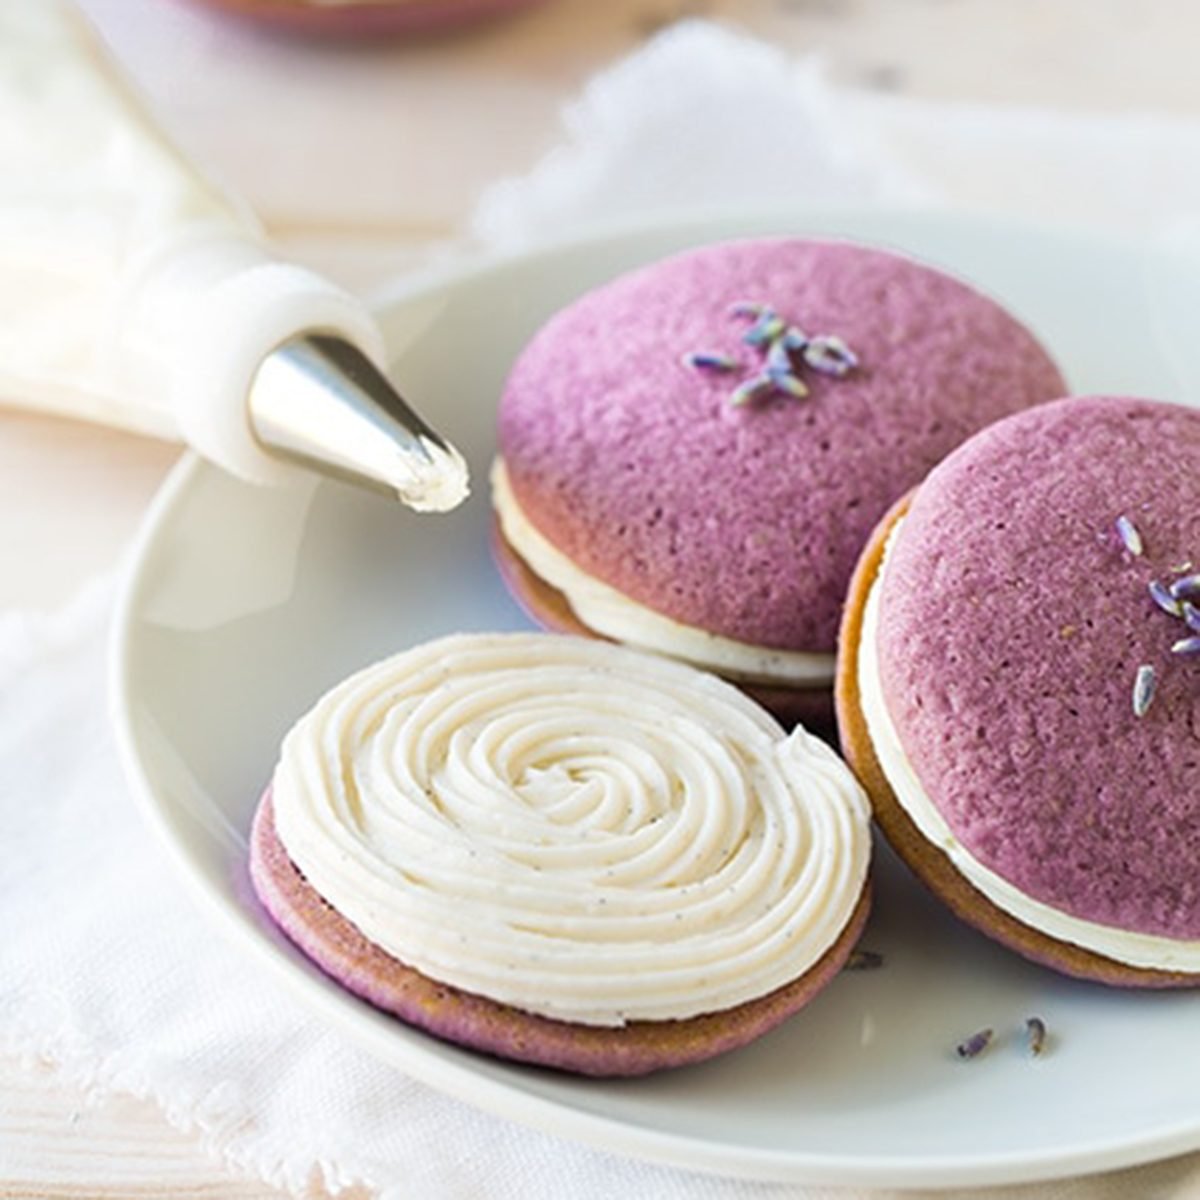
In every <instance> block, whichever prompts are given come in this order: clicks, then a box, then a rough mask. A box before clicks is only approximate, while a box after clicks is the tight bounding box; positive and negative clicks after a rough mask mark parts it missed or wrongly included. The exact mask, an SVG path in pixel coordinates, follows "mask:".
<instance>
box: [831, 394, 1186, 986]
mask: <svg viewBox="0 0 1200 1200" xmlns="http://www.w3.org/2000/svg"><path fill="white" fill-rule="evenodd" d="M842 638H843V645H842V656H841V658H840V661H839V678H838V719H839V725H840V731H841V736H842V746H843V749H844V751H845V753H846V754H847V756H848V758H849V759H850V762H851V764H852V765H853V766H854V768H855V769H856V771H857V773H858V774H859V777H860V778H861V779H862V780H863V782H864V784H865V785H866V786H867V789H868V791H869V793H870V795H871V799H872V802H873V805H874V810H875V815H876V818H877V820H878V822H879V824H880V825H881V826H882V828H883V830H884V832H885V833H886V834H887V836H888V838H889V839H890V841H891V842H892V844H893V845H894V846H895V847H896V849H897V850H898V851H899V853H900V855H901V856H902V857H903V858H905V859H906V860H907V861H908V863H909V864H910V866H911V867H912V868H913V869H914V871H915V872H916V873H917V874H918V875H919V876H920V877H921V878H922V879H923V880H924V881H925V882H926V883H927V884H928V885H929V886H930V887H931V888H932V889H933V890H934V891H935V892H936V893H937V894H938V895H939V896H941V897H942V898H943V899H944V900H945V901H946V902H947V903H948V904H949V905H950V907H951V908H953V909H954V911H955V912H956V913H958V914H959V915H960V916H961V917H963V918H965V919H966V920H968V921H969V922H971V923H973V924H974V925H976V926H977V927H978V928H980V929H982V930H983V931H984V932H986V933H988V934H990V935H991V936H993V937H995V938H997V939H998V940H999V941H1001V942H1003V943H1005V944H1007V945H1009V946H1011V947H1012V948H1014V949H1016V950H1018V951H1019V952H1020V953H1022V954H1024V955H1026V956H1027V957H1029V958H1031V959H1034V960H1036V961H1038V962H1041V963H1045V964H1047V965H1049V966H1052V967H1055V968H1057V969H1059V970H1061V971H1064V972H1066V973H1068V974H1071V975H1076V976H1080V977H1083V978H1088V979H1095V980H1100V981H1102V982H1105V983H1111V984H1121V985H1129V986H1144V987H1169V986H1189V985H1195V984H1197V983H1200V412H1197V411H1195V410H1193V409H1188V408H1182V407H1179V406H1176V405H1171V404H1163V403H1156V402H1151V401H1147V400H1138V399H1126V398H1119V397H1083V398H1073V399H1067V400H1062V401H1059V402H1057V403H1054V404H1050V405H1046V406H1044V407H1040V408H1037V409H1033V410H1031V411H1028V412H1024V413H1020V414H1017V415H1015V416H1012V417H1009V418H1007V419H1006V420H1004V421H1001V422H999V423H998V424H996V425H993V426H992V427H991V428H989V429H987V430H985V431H984V432H982V433H980V434H978V435H977V436H976V437H974V438H972V439H971V440H970V441H968V442H967V443H966V444H965V445H964V446H962V447H961V448H960V449H959V450H957V451H956V452H955V453H954V454H952V455H951V456H950V457H949V458H947V459H946V461H945V462H943V463H942V464H941V465H940V466H939V467H937V468H936V469H935V470H934V471H933V472H932V473H931V475H930V476H929V478H928V479H927V480H926V481H925V482H924V483H923V484H922V485H921V486H920V488H919V489H917V491H916V492H915V494H914V495H913V496H912V498H911V500H908V501H905V502H902V503H901V504H900V505H898V506H897V507H896V508H895V509H894V510H893V511H892V513H891V514H890V515H889V516H888V517H887V518H886V519H885V520H884V521H883V522H882V523H881V525H880V527H879V529H878V530H877V531H876V533H875V535H874V537H873V539H872V541H871V543H870V545H869V546H868V548H867V550H866V551H865V552H864V555H863V557H862V560H861V561H860V563H859V566H858V568H857V571H856V574H855V578H854V581H853V583H852V586H851V594H850V599H849V602H848V604H847V611H846V617H845V622H844V625H843V630H842Z"/></svg>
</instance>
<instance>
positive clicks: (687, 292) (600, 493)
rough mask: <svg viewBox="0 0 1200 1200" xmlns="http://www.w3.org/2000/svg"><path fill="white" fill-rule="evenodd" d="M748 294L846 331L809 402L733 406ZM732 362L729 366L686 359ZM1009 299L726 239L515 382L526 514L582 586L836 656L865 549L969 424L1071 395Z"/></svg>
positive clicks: (892, 269)
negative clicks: (839, 364) (577, 570)
mask: <svg viewBox="0 0 1200 1200" xmlns="http://www.w3.org/2000/svg"><path fill="white" fill-rule="evenodd" d="M741 301H758V302H762V303H766V304H769V305H771V306H772V307H773V308H774V309H775V310H776V311H777V312H778V314H779V315H780V316H781V317H782V318H783V319H784V320H785V321H787V322H789V323H791V324H794V325H797V326H799V327H800V328H801V329H803V330H804V331H805V332H806V333H808V334H810V335H817V334H833V335H837V336H838V337H840V338H842V339H843V340H844V341H845V342H846V343H847V344H848V345H849V346H850V347H851V348H852V349H853V351H854V352H855V354H856V355H857V356H858V359H859V366H858V367H856V368H855V369H854V370H852V371H851V372H850V373H849V374H847V375H845V376H844V377H842V378H835V377H833V376H829V375H823V374H820V373H819V372H816V371H813V370H804V369H802V370H801V372H800V373H801V374H802V376H803V379H804V382H805V383H806V384H807V385H808V387H809V388H810V395H809V396H808V397H807V398H806V399H802V400H796V399H791V398H786V397H781V396H771V397H767V398H765V399H761V400H758V401H756V402H754V403H752V404H748V405H744V406H741V407H737V406H734V405H732V404H731V403H730V402H729V396H730V393H731V392H732V390H733V389H734V388H735V387H736V386H737V385H738V384H739V383H741V382H743V381H744V380H745V379H747V378H750V377H751V376H752V375H754V374H756V373H758V372H759V371H760V370H761V369H762V366H763V361H762V355H761V353H760V352H759V351H758V350H757V349H755V348H752V347H750V346H746V345H744V344H743V343H742V341H741V337H742V334H743V333H744V332H745V331H746V329H747V328H748V326H749V322H748V321H747V320H745V319H744V318H738V317H736V316H734V315H732V314H731V312H730V309H731V307H732V306H733V305H734V304H736V303H738V302H741ZM694 352H714V353H717V354H723V355H729V356H732V357H733V358H736V359H737V360H738V361H739V363H741V364H743V365H742V367H740V368H739V369H738V370H736V371H732V372H721V371H704V370H699V369H697V368H695V367H693V366H689V365H687V364H686V363H685V362H684V359H685V356H687V355H688V354H691V353H694ZM1065 391H1066V385H1065V384H1064V382H1063V380H1062V377H1061V376H1060V374H1059V372H1058V370H1057V368H1056V367H1055V366H1054V364H1053V362H1052V361H1051V360H1050V358H1049V357H1048V356H1047V354H1046V352H1045V351H1044V350H1043V349H1042V348H1041V347H1040V346H1039V344H1038V343H1037V342H1036V340H1035V339H1034V337H1033V336H1032V335H1031V334H1030V333H1029V332H1028V331H1027V330H1025V329H1024V327H1023V326H1021V325H1020V324H1019V323H1018V322H1017V321H1016V320H1015V319H1014V318H1013V317H1011V316H1010V315H1009V314H1007V313H1006V312H1005V311H1004V310H1003V309H1002V308H1001V307H1000V306H999V305H997V304H996V303H994V302H993V301H992V300H990V299H987V298H986V297H984V296H982V295H981V294H979V293H978V292H976V291H974V290H973V289H971V288H969V287H968V286H966V285H965V284H963V283H961V282H959V281H957V280H955V279H952V278H950V277H949V276H947V275H945V274H943V273H941V272H938V271H934V270H932V269H930V268H927V267H924V266H921V265H918V264H916V263H914V262H912V261H910V260H908V259H905V258H901V257H898V256H896V255H894V254H890V253H886V252H883V251H879V250H872V249H867V248H864V247H860V246H853V245H849V244H845V243H836V242H813V241H801V240H794V239H787V240H780V239H772V240H754V241H743V242H730V243H723V244H720V245H717V246H710V247H705V248H702V249H700V250H696V251H691V252H688V253H686V254H683V255H680V256H678V257H676V258H673V259H669V260H666V261H664V262H660V263H657V264H654V265H651V266H649V267H646V268H643V269H641V270H640V271H636V272H634V273H632V274H630V275H626V276H623V277H621V278H619V279H617V280H615V281H613V282H612V283H610V284H608V285H606V286H604V287H601V288H599V289H597V290H595V291H593V292H590V293H588V294H587V295H585V296H584V297H582V298H581V299H580V300H578V301H576V302H575V303H574V304H572V305H570V306H569V307H567V308H566V309H564V310H563V311H562V312H560V313H559V314H558V315H557V316H556V317H554V318H553V319H552V320H551V321H550V322H549V323H548V324H547V325H546V326H544V327H543V329H542V330H541V331H540V332H539V333H538V334H537V335H536V336H535V337H534V339H533V340H532V341H531V343H530V344H529V346H528V347H527V348H526V349H525V350H524V352H523V353H522V354H521V356H520V357H519V359H518V361H517V363H516V364H515V366H514V368H513V371H512V373H511V375H510V378H509V381H508V384H507V387H506V390H505V394H504V397H503V401H502V405H501V411H500V428H499V438H500V450H501V453H502V455H503V456H504V459H505V462H506V464H507V466H508V471H509V475H510V479H511V481H512V486H513V491H514V494H515V495H516V498H517V500H518V502H519V504H520V505H521V508H522V510H523V511H524V513H525V515H526V516H527V517H528V518H529V519H530V521H532V522H533V524H534V525H535V526H536V527H537V528H538V529H539V530H540V531H541V532H542V533H543V534H544V535H545V536H546V537H548V538H549V539H550V540H551V541H552V542H553V543H554V544H555V545H556V546H557V547H558V548H559V549H560V550H561V551H563V552H564V553H565V554H566V555H568V557H570V558H571V559H572V560H573V561H574V562H575V563H576V564H577V565H578V566H579V567H581V568H582V569H583V570H584V571H586V572H588V573H589V574H592V575H594V576H595V577H597V578H599V579H602V580H604V581H605V582H606V583H609V584H611V585H612V586H614V587H616V588H618V589H619V590H621V591H622V592H624V593H625V594H626V595H628V596H630V597H631V598H632V599H634V600H636V601H637V602H639V603H641V604H644V605H646V606H648V607H650V608H653V609H655V610H656V611H659V612H662V613H665V614H666V615H668V616H670V617H672V618H673V619H675V620H677V621H680V622H683V623H685V624H689V625H695V626H698V627H700V628H703V629H707V630H710V631H711V632H714V633H718V634H721V635H723V636H725V637H730V638H735V639H738V640H741V641H746V642H750V643H753V644H756V645H765V646H774V647H783V648H793V649H804V650H817V651H832V650H833V649H834V645H835V640H836V631H837V622H838V616H839V612H840V607H841V601H842V596H843V594H844V592H845V588H846V584H847V582H848V580H849V578H850V574H851V571H852V569H853V566H854V561H855V557H856V555H857V553H858V551H859V550H860V549H861V547H862V545H863V544H864V543H865V541H866V539H867V536H868V535H869V533H870V531H871V529H872V528H873V526H874V525H875V523H876V522H877V521H878V520H879V519H880V517H882V515H883V514H884V512H885V511H886V510H887V508H888V506H889V505H890V504H891V503H892V501H894V500H895V499H896V498H897V497H899V496H900V495H901V494H903V493H904V492H905V491H907V490H908V489H909V488H911V487H912V486H914V485H915V484H916V483H917V482H919V481H920V480H921V479H922V478H923V477H924V476H925V474H926V473H927V472H928V471H929V469H930V468H931V467H932V466H933V465H934V464H935V463H937V462H938V461H939V460H940V459H942V458H943V457H944V456H945V455H946V454H947V453H948V452H949V451H950V450H952V449H953V448H954V447H955V446H957V445H958V444H959V443H961V442H962V441H963V440H964V439H965V438H967V437H968V436H969V435H970V434H971V433H973V432H975V431H976V430H978V429H980V428H982V427H983V426H985V425H987V424H988V423H990V422H992V421H994V420H996V419H997V418H999V417H1002V416H1005V415H1007V414H1009V413H1012V412H1015V411H1018V410H1020V409H1023V408H1026V407H1028V406H1030V405H1033V404H1037V403H1041V402H1044V401H1047V400H1051V399H1054V398H1056V397H1058V396H1061V395H1062V394H1063V393H1064V392H1065Z"/></svg>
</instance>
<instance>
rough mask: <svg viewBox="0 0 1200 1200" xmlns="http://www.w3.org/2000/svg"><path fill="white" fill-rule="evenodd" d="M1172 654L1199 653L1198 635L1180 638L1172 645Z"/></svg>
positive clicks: (1199, 638)
mask: <svg viewBox="0 0 1200 1200" xmlns="http://www.w3.org/2000/svg"><path fill="white" fill-rule="evenodd" d="M1171 653H1172V654H1184V655H1188V656H1190V655H1193V654H1200V637H1185V638H1180V639H1179V641H1177V642H1176V643H1175V644H1174V645H1173V646H1172V647H1171Z"/></svg>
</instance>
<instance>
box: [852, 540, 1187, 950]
mask: <svg viewBox="0 0 1200 1200" xmlns="http://www.w3.org/2000/svg"><path fill="white" fill-rule="evenodd" d="M902 523H903V522H902V521H899V522H897V523H896V525H895V526H894V527H893V529H892V531H891V534H890V536H889V538H888V542H887V545H886V547H885V549H884V559H883V563H882V564H881V566H880V570H879V574H878V575H876V577H875V582H874V583H873V584H872V586H871V590H870V592H869V593H868V595H867V602H866V607H865V609H864V612H863V623H862V635H861V637H860V640H859V647H858V688H859V697H860V703H861V706H862V712H863V717H864V719H865V720H866V725H867V732H868V733H869V734H870V736H871V743H872V746H873V747H874V750H875V756H876V758H877V759H878V760H879V765H880V767H881V768H882V770H883V773H884V775H885V776H886V777H887V781H888V783H889V785H890V786H891V789H892V791H893V792H894V793H895V796H896V800H897V802H898V803H899V805H900V807H901V808H903V809H904V811H905V812H906V813H907V814H908V815H909V817H911V818H912V821H913V824H914V825H916V827H917V829H918V830H920V832H921V835H922V836H923V837H924V838H925V839H926V841H928V842H931V843H932V844H933V845H935V846H937V847H938V849H939V850H941V851H943V853H945V854H946V855H947V856H948V857H949V859H950V861H951V862H952V863H953V864H954V866H955V868H956V869H957V870H958V872H959V873H960V874H961V875H962V876H963V877H964V878H965V879H966V880H967V882H968V883H970V884H971V885H972V886H973V887H974V888H975V889H976V890H977V891H979V892H981V893H982V894H983V895H984V896H986V897H987V898H988V899H989V900H990V901H991V902H992V903H993V904H994V905H996V907H997V908H1000V909H1003V911H1004V912H1006V913H1008V914H1009V915H1010V916H1013V917H1015V918H1016V919H1017V920H1018V921H1020V922H1021V923H1022V924H1024V925H1028V926H1030V927H1031V928H1033V929H1037V930H1039V931H1040V932H1042V933H1044V934H1047V935H1048V936H1049V937H1052V938H1054V939H1056V940H1057V941H1060V942H1068V943H1070V944H1071V945H1074V946H1080V947H1082V948H1083V949H1085V950H1091V951H1093V952H1094V953H1096V954H1102V955H1104V957H1105V958H1111V959H1113V960H1114V961H1115V962H1120V963H1125V964H1127V965H1129V966H1132V967H1144V968H1148V969H1151V970H1159V971H1188V972H1193V971H1200V942H1196V941H1183V940H1176V939H1174V938H1167V937H1161V936H1157V935H1154V934H1145V933H1130V932H1128V931H1126V930H1123V929H1118V928H1116V927H1114V926H1111V925H1101V924H1098V923H1097V922H1095V921H1086V920H1083V919H1081V918H1079V917H1073V916H1070V915H1068V914H1067V913H1064V912H1062V911H1061V910H1059V909H1057V908H1053V907H1051V906H1050V905H1048V904H1044V903H1042V902H1041V901H1039V900H1035V899H1033V898H1032V897H1030V896H1027V895H1026V894H1025V893H1024V892H1022V891H1021V890H1020V889H1019V888H1016V887H1014V886H1013V885H1012V884H1011V883H1009V882H1008V881H1007V880H1006V879H1004V878H1003V877H1001V876H1000V875H998V874H996V872H995V871H993V870H991V869H990V868H989V867H987V866H985V865H984V864H983V863H981V862H980V861H979V860H978V859H977V858H975V857H974V856H973V855H972V854H971V852H970V851H969V850H968V849H967V848H966V847H965V846H963V844H962V843H961V842H960V841H959V840H958V839H957V838H956V837H955V836H954V833H953V832H952V831H951V829H950V826H949V825H948V824H947V823H946V820H945V818H944V817H943V816H942V815H941V813H940V812H939V811H938V810H937V808H936V807H935V806H934V804H933V802H932V801H931V800H930V798H929V795H928V794H927V793H926V791H925V789H924V787H923V786H922V784H921V781H920V779H919V778H918V776H917V772H916V769H915V768H914V766H913V764H912V761H911V760H910V759H909V757H908V755H907V754H906V753H905V751H904V747H903V746H902V745H901V744H900V736H899V734H898V733H897V732H896V727H895V725H894V724H893V722H892V718H891V714H890V713H889V712H888V709H887V704H886V702H885V701H884V696H883V685H882V680H881V677H880V671H879V650H878V639H879V606H880V590H881V581H882V579H883V572H884V568H885V567H886V565H887V556H888V553H889V552H890V550H891V548H892V546H893V544H894V543H895V539H896V535H897V533H898V532H899V529H900V526H901V524H902Z"/></svg>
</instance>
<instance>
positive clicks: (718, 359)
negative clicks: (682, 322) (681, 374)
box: [683, 350, 742, 371]
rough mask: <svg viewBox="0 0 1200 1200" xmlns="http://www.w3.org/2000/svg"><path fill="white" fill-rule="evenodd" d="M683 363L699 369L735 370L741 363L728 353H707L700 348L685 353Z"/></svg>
mask: <svg viewBox="0 0 1200 1200" xmlns="http://www.w3.org/2000/svg"><path fill="white" fill-rule="evenodd" d="M683 365H684V366H685V367H694V368H695V369H697V370H700V371H736V370H737V369H738V367H740V366H741V365H742V364H741V363H739V362H738V360H737V359H736V358H730V357H729V355H728V354H709V353H708V352H706V351H703V350H701V351H697V352H696V353H694V354H685V355H684V356H683Z"/></svg>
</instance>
